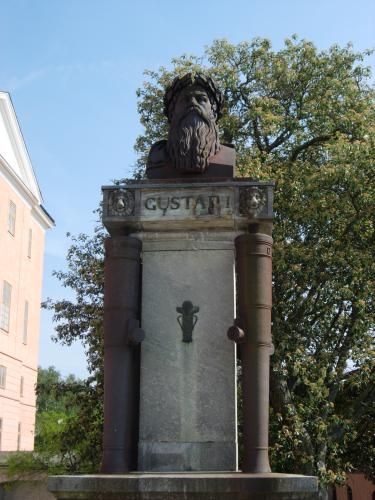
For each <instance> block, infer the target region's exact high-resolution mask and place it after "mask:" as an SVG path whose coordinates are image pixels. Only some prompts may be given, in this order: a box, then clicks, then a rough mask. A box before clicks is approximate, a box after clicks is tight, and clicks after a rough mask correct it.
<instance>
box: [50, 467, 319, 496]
mask: <svg viewBox="0 0 375 500" xmlns="http://www.w3.org/2000/svg"><path fill="white" fill-rule="evenodd" d="M48 489H49V491H50V492H51V493H53V494H54V495H55V497H56V498H57V499H59V500H67V499H69V500H82V499H88V500H91V499H92V500H313V499H314V500H315V499H317V498H318V481H317V478H316V477H312V476H299V475H293V474H274V473H269V474H244V473H241V472H237V473H236V472H233V473H224V472H223V473H204V472H202V473H132V474H124V475H104V474H95V475H86V476H50V477H49V479H48Z"/></svg>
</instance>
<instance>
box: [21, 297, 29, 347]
mask: <svg viewBox="0 0 375 500" xmlns="http://www.w3.org/2000/svg"><path fill="white" fill-rule="evenodd" d="M28 324H29V303H28V301H27V300H25V309H24V312H23V337H22V342H23V343H24V344H27V327H28Z"/></svg>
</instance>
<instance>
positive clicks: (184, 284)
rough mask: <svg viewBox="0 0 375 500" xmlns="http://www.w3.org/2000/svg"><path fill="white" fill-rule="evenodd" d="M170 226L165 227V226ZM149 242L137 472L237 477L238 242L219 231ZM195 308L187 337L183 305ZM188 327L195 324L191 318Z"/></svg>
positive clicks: (146, 238)
mask: <svg viewBox="0 0 375 500" xmlns="http://www.w3.org/2000/svg"><path fill="white" fill-rule="evenodd" d="M166 225H167V224H166ZM138 237H140V238H142V241H143V280H142V328H143V329H144V330H145V332H147V334H146V338H145V340H144V342H143V343H142V357H141V386H140V395H141V399H140V429H139V439H140V440H139V455H138V470H146V471H194V470H195V471H197V470H214V471H219V470H236V468H237V451H236V450H237V443H236V441H237V440H236V374H235V366H236V362H235V346H234V344H233V343H231V342H229V341H228V339H227V338H226V330H227V328H228V325H230V324H231V323H232V321H233V318H234V316H235V303H234V297H235V291H234V243H233V240H234V237H233V234H232V233H227V232H224V233H217V232H215V231H214V230H211V231H209V232H208V231H207V232H198V233H192V234H189V233H187V232H185V233H182V232H168V233H166V232H158V233H154V232H151V233H146V234H139V235H138ZM188 302H190V304H192V305H193V307H194V308H195V311H196V312H195V313H194V314H193V315H192V316H193V317H192V321H191V325H190V327H192V330H191V331H189V332H186V331H185V332H184V330H183V327H184V324H183V323H184V320H185V321H186V318H184V315H183V312H184V311H183V304H184V303H185V304H186V303H188ZM187 321H189V319H187Z"/></svg>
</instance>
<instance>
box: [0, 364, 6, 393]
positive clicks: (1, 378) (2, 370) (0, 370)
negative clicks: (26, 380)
mask: <svg viewBox="0 0 375 500" xmlns="http://www.w3.org/2000/svg"><path fill="white" fill-rule="evenodd" d="M6 382H7V368H6V366H2V365H0V389H5V386H6Z"/></svg>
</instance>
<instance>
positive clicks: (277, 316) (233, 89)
mask: <svg viewBox="0 0 375 500" xmlns="http://www.w3.org/2000/svg"><path fill="white" fill-rule="evenodd" d="M365 56H366V54H365V53H364V54H359V53H355V52H354V51H353V50H352V48H351V47H350V46H347V47H344V48H341V47H338V46H333V47H331V48H330V49H329V50H326V51H318V50H317V49H316V47H315V46H314V45H313V44H312V43H310V42H307V41H305V40H298V39H297V38H295V37H294V38H292V39H290V40H286V42H285V46H284V47H283V48H282V49H281V50H279V51H274V50H272V47H271V44H270V42H269V41H267V40H264V39H255V40H253V41H252V42H244V43H240V44H238V45H232V44H230V43H229V42H227V41H225V40H218V41H215V42H214V43H213V44H212V45H211V46H210V47H208V48H207V49H206V51H205V53H204V54H203V56H201V57H195V56H187V55H184V56H182V57H180V58H177V59H174V60H173V61H172V65H171V67H170V69H166V68H163V67H162V68H160V69H159V70H158V71H146V81H145V82H144V85H143V87H142V88H141V89H139V91H138V98H139V112H140V117H141V122H142V124H143V126H144V128H145V132H144V134H143V135H142V136H140V137H139V138H138V139H137V143H136V150H137V152H138V153H139V162H138V167H137V170H136V172H135V175H136V176H138V177H139V176H142V175H143V168H144V164H145V158H146V156H147V153H148V150H149V148H150V146H151V144H152V143H154V142H155V141H156V140H159V139H161V138H165V137H166V130H167V129H166V120H165V118H164V116H163V113H162V110H163V106H162V97H163V94H164V89H165V86H166V85H167V84H168V83H170V82H171V80H172V79H173V78H174V76H175V75H176V74H180V75H181V74H184V73H185V72H187V71H193V72H196V71H205V72H207V73H208V74H210V75H211V76H212V77H213V78H214V79H215V80H216V81H217V82H218V84H219V86H220V87H221V89H222V91H223V93H224V95H225V99H226V108H225V110H224V116H223V118H222V119H221V121H220V122H219V125H220V133H221V140H222V142H225V143H234V144H235V147H236V152H237V171H238V174H239V175H242V176H246V177H250V178H256V179H259V180H273V181H275V182H276V188H275V201H274V209H275V220H274V233H273V236H274V248H275V251H274V284H273V303H274V306H273V339H274V344H275V354H274V356H273V357H272V358H271V359H272V369H271V444H272V448H271V460H272V465H273V469H274V470H277V471H280V472H295V473H298V472H302V473H308V474H318V475H319V476H320V478H321V480H322V481H323V482H324V481H326V482H333V481H340V480H341V479H342V478H343V473H344V472H346V471H350V470H361V471H365V472H367V473H368V474H369V475H373V474H374V447H373V444H372V441H371V439H370V431H369V430H368V429H369V424H370V422H371V419H372V420H373V417H374V406H373V401H374V389H373V385H371V383H373V381H374V361H373V359H374V358H373V351H371V349H372V342H373V324H374V323H373V320H374V306H373V302H372V300H373V295H374V284H373V276H374V255H373V248H374V227H373V222H374V221H373V214H372V211H373V203H374V199H375V197H374V182H373V180H374V179H373V177H374V176H373V158H374V146H375V112H374V90H373V88H372V87H371V85H370V83H369V82H370V80H369V77H370V71H369V69H368V68H366V67H365V66H364V65H363V61H364V58H365ZM101 244H102V234H101V233H98V234H97V235H95V236H94V238H89V237H87V236H83V235H81V236H80V237H79V238H78V239H77V240H75V241H74V243H73V246H72V248H71V250H70V252H69V255H68V266H69V271H68V272H66V273H57V277H58V278H59V279H60V280H62V282H63V284H64V285H65V286H68V287H71V288H73V290H74V291H75V292H76V301H75V302H73V301H51V302H49V304H48V307H50V308H52V309H53V310H54V311H55V319H56V320H57V322H58V326H57V339H58V340H59V341H63V342H67V343H70V342H71V341H73V340H74V339H77V338H79V339H81V340H83V342H84V344H85V345H86V347H87V352H88V359H89V366H90V369H91V370H93V374H94V376H99V380H100V382H99V384H98V387H102V385H101V365H100V359H101V307H102V295H103V288H102V265H103V260H102V258H103V254H102V247H101ZM359 446H364V447H365V449H362V453H358V449H359Z"/></svg>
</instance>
